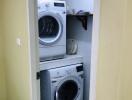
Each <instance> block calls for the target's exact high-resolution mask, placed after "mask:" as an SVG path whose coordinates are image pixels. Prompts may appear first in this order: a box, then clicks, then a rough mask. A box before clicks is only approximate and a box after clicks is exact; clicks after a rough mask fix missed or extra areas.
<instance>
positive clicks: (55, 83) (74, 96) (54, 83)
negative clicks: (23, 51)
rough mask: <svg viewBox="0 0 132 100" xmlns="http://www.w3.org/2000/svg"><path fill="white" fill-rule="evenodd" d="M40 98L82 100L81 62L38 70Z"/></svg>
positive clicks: (82, 79)
mask: <svg viewBox="0 0 132 100" xmlns="http://www.w3.org/2000/svg"><path fill="white" fill-rule="evenodd" d="M40 77H41V78H40V85H41V100H83V81H84V78H83V64H75V65H69V66H65V67H60V68H56V69H50V70H44V71H41V72H40Z"/></svg>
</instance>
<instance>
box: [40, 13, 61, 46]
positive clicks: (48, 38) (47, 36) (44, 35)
mask: <svg viewBox="0 0 132 100" xmlns="http://www.w3.org/2000/svg"><path fill="white" fill-rule="evenodd" d="M38 29H39V42H40V43H41V44H42V45H52V44H54V43H55V42H56V41H58V40H59V39H60V37H61V35H62V33H63V24H62V18H61V16H60V15H59V14H56V13H52V12H41V13H39V19H38Z"/></svg>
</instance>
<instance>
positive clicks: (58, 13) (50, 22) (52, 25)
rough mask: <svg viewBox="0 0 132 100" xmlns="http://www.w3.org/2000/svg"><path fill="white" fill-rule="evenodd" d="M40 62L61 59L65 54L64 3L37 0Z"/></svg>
mask: <svg viewBox="0 0 132 100" xmlns="http://www.w3.org/2000/svg"><path fill="white" fill-rule="evenodd" d="M38 31H39V52H40V61H46V60H52V59H58V58H63V57H64V55H65V54H66V3H65V1H54V0H53V1H50V0H49V1H48V0H38Z"/></svg>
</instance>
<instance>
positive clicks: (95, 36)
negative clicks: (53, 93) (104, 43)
mask: <svg viewBox="0 0 132 100" xmlns="http://www.w3.org/2000/svg"><path fill="white" fill-rule="evenodd" d="M36 15H37V0H27V27H28V52H29V77H30V80H29V86H30V100H40V80H37V79H36V74H37V72H38V71H39V54H38V53H37V52H38V49H37V48H39V46H38V45H37V44H38V38H37V37H38V34H37V33H38V30H37V24H36V23H38V22H37V16H36ZM99 29H100V0H94V11H93V32H92V49H91V67H90V68H91V70H90V92H89V93H90V95H89V100H96V73H97V65H98V53H99V31H100V30H99Z"/></svg>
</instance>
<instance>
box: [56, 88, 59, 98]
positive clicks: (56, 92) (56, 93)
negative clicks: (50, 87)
mask: <svg viewBox="0 0 132 100" xmlns="http://www.w3.org/2000/svg"><path fill="white" fill-rule="evenodd" d="M55 100H59V98H58V91H57V90H56V92H55Z"/></svg>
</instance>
